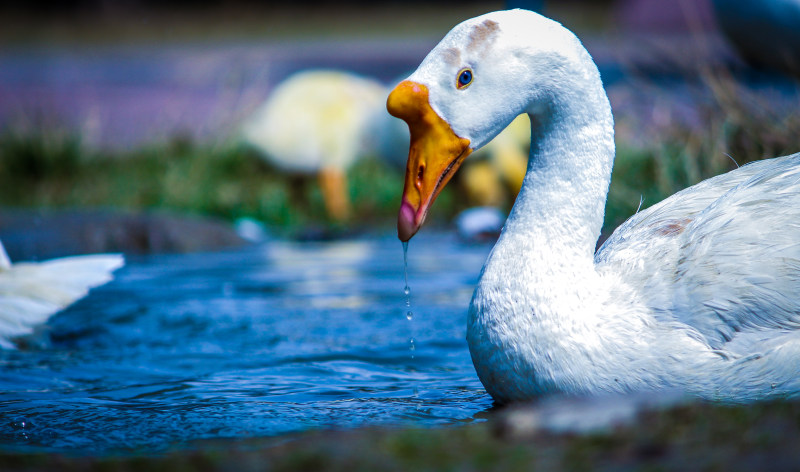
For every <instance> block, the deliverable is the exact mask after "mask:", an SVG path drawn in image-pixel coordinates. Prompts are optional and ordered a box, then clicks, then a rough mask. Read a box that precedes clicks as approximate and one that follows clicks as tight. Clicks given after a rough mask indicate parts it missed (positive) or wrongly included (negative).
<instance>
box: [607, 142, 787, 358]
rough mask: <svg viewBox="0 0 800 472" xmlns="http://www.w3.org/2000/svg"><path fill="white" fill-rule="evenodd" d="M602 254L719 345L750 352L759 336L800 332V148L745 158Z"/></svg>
mask: <svg viewBox="0 0 800 472" xmlns="http://www.w3.org/2000/svg"><path fill="white" fill-rule="evenodd" d="M595 262H596V264H597V270H598V271H599V272H600V273H601V274H603V273H607V274H614V275H615V276H616V277H619V278H620V279H621V280H623V281H624V283H627V284H629V285H630V286H631V287H632V288H633V289H634V290H635V291H636V292H637V293H638V294H639V295H640V300H641V302H642V303H644V304H646V305H647V306H648V308H649V309H650V310H651V311H652V312H653V314H654V316H655V317H656V318H657V319H661V320H664V321H670V322H672V321H677V322H680V323H685V324H686V325H688V326H690V327H692V328H694V330H696V331H697V332H698V333H700V335H702V336H703V338H704V339H705V341H706V342H707V343H708V345H709V346H710V347H711V348H714V349H719V350H722V351H731V352H733V353H735V354H736V355H749V354H753V353H754V352H753V351H754V350H756V351H757V350H758V349H760V347H759V346H760V345H761V343H760V341H763V340H766V339H770V338H773V337H774V336H780V337H784V336H785V335H787V334H791V333H792V332H793V331H796V330H800V297H798V296H797V294H798V293H800V153H799V154H794V155H791V156H785V157H781V158H776V159H769V160H764V161H758V162H755V163H752V164H749V165H746V166H743V167H742V168H740V169H737V170H734V171H732V172H729V173H727V174H723V175H720V176H717V177H715V178H712V179H709V180H706V181H704V182H701V183H700V184H697V185H695V186H693V187H690V188H688V189H685V190H683V191H681V192H679V193H676V194H675V195H673V196H672V197H670V198H668V199H666V200H664V201H663V202H660V203H659V204H657V205H654V206H653V207H651V208H648V209H647V210H644V211H642V212H640V213H637V214H636V215H634V216H632V217H631V218H630V219H629V220H628V221H626V222H625V223H624V224H623V225H621V226H620V227H619V228H618V229H617V231H615V232H614V234H613V235H612V236H611V237H610V238H609V239H608V240H607V241H606V243H605V244H604V245H603V247H601V248H600V250H598V252H597V254H596V256H595ZM792 337H796V336H794V335H792ZM757 340H758V341H757Z"/></svg>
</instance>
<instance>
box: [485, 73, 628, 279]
mask: <svg viewBox="0 0 800 472" xmlns="http://www.w3.org/2000/svg"><path fill="white" fill-rule="evenodd" d="M592 67H594V66H593V65H592ZM581 79H582V80H580V83H578V84H576V83H569V84H568V87H564V88H563V89H562V90H556V91H554V92H553V93H552V95H551V97H552V98H551V100H550V101H549V103H548V106H546V107H538V108H537V109H533V110H530V111H529V115H530V117H531V128H532V132H531V151H530V158H529V162H528V170H527V173H526V175H525V179H524V181H523V185H522V189H521V191H520V193H519V195H518V196H517V199H516V203H515V204H514V207H513V209H512V211H511V214H510V215H509V217H508V221H507V222H506V225H505V228H504V229H503V233H502V235H501V237H500V239H499V240H498V243H497V245H496V246H495V249H494V250H493V253H492V256H491V258H490V260H489V262H488V263H487V267H486V268H485V272H484V275H485V276H491V273H492V271H493V270H495V269H497V268H496V267H493V259H496V258H501V259H502V260H504V261H505V262H501V263H504V264H506V265H507V264H509V263H512V264H513V267H515V269H514V270H515V276H516V277H519V278H521V279H522V280H525V281H527V282H528V283H536V278H537V277H536V274H540V275H541V276H544V277H548V276H551V275H553V274H554V273H560V274H562V275H569V274H570V273H574V272H576V271H587V270H593V265H592V264H593V256H594V249H595V245H596V242H597V239H598V237H599V236H600V229H601V227H602V224H603V214H604V208H605V200H606V196H607V193H608V185H609V182H610V180H611V168H612V164H613V160H614V131H613V119H612V116H611V107H610V105H609V103H608V98H607V97H606V94H605V92H604V90H603V87H602V83H601V81H600V77H599V74H598V73H597V71H596V69H594V70H593V71H591V70H590V71H589V75H588V76H583V77H582V78H581ZM510 261H513V262H510ZM520 261H525V263H524V264H520ZM498 262H500V261H498ZM510 275H511V274H503V277H504V278H508V277H509V276H510Z"/></svg>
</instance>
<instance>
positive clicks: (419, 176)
mask: <svg viewBox="0 0 800 472" xmlns="http://www.w3.org/2000/svg"><path fill="white" fill-rule="evenodd" d="M424 173H425V166H422V165H421V166H419V169H417V184H418V185H419V184H421V183H422V175H423V174H424Z"/></svg>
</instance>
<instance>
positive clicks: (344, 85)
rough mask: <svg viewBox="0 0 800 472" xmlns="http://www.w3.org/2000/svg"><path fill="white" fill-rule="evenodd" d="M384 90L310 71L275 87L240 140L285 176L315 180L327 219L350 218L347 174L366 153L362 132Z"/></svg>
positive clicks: (360, 80)
mask: <svg viewBox="0 0 800 472" xmlns="http://www.w3.org/2000/svg"><path fill="white" fill-rule="evenodd" d="M386 94H387V90H386V88H385V87H384V86H383V85H382V84H381V83H380V82H378V81H376V80H372V79H369V78H366V77H362V76H359V75H356V74H352V73H348V72H343V71H334V70H309V71H303V72H299V73H297V74H294V75H292V76H290V77H289V78H287V79H286V80H284V81H283V82H281V83H280V84H278V86H277V87H276V88H275V90H273V91H272V93H271V94H270V96H269V98H268V99H267V101H266V102H265V103H264V105H262V106H261V107H260V108H259V109H258V110H257V111H256V112H255V113H254V114H253V116H252V117H251V118H250V119H249V120H248V121H247V122H246V123H245V125H244V127H243V137H244V140H245V141H246V142H247V143H248V144H249V145H251V146H253V147H254V148H255V149H257V150H258V151H259V152H260V154H261V155H262V156H263V157H264V158H265V159H267V160H268V161H269V162H271V163H272V164H274V165H275V166H276V167H278V168H280V169H281V170H284V171H286V172H289V173H295V174H316V175H317V176H318V178H319V184H320V187H321V190H322V193H323V198H324V200H325V205H326V209H327V211H328V214H329V215H330V216H331V217H332V218H333V219H334V220H337V221H344V220H347V219H348V218H349V216H350V198H349V192H348V188H347V176H346V173H347V170H348V169H349V168H350V166H352V165H353V163H355V162H356V161H357V160H358V159H359V158H361V157H363V156H364V155H365V153H366V152H367V150H368V144H367V143H368V139H367V135H366V131H367V128H368V126H367V125H368V122H369V119H370V117H371V116H373V114H374V112H375V110H376V109H377V108H379V107H382V106H383V103H384V101H385V99H386Z"/></svg>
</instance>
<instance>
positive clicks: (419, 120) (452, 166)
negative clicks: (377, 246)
mask: <svg viewBox="0 0 800 472" xmlns="http://www.w3.org/2000/svg"><path fill="white" fill-rule="evenodd" d="M386 108H387V109H388V110H389V113H390V114H391V115H393V116H396V117H397V118H400V119H402V120H404V121H405V122H406V123H407V124H408V130H409V131H410V132H411V146H410V148H409V150H408V164H407V166H406V180H405V186H404V188H403V199H402V202H401V204H400V214H399V215H398V216H397V236H398V237H399V238H400V240H401V241H408V240H409V239H411V237H412V236H414V234H416V232H417V231H418V230H419V228H420V226H422V223H423V222H424V221H425V217H426V216H427V215H428V209H429V208H430V207H431V205H432V204H433V201H434V200H436V197H437V196H438V195H439V192H441V191H442V189H443V188H444V186H445V185H446V184H447V182H449V181H450V178H452V177H453V174H454V173H455V171H456V170H457V169H458V168H459V167H460V166H461V163H463V162H464V159H465V158H466V157H467V156H468V155H469V154H470V153H471V152H472V150H471V149H470V148H469V140H468V139H464V138H460V137H458V136H456V134H455V133H454V132H453V130H452V129H451V128H450V125H449V124H447V122H446V121H444V120H443V119H442V118H441V117H440V116H439V115H437V114H436V112H435V111H433V108H431V105H430V103H429V102H428V88H427V87H425V86H424V85H422V84H418V83H416V82H411V81H409V80H404V81H403V82H400V84H398V85H397V87H395V89H394V90H393V91H392V93H391V94H389V99H388V100H387V101H386Z"/></svg>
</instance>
